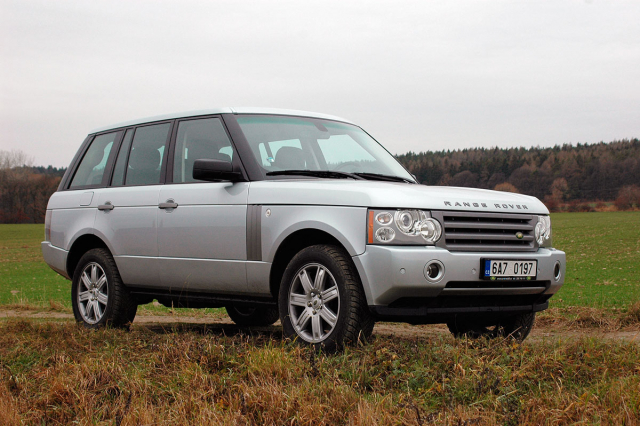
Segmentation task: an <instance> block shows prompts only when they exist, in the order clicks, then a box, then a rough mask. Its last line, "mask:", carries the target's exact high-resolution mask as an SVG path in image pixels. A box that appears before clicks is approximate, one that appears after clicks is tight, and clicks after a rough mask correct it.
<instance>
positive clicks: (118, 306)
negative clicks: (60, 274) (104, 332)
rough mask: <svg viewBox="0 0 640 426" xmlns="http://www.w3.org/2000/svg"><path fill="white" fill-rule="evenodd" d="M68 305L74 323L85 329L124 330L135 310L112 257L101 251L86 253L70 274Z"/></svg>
mask: <svg viewBox="0 0 640 426" xmlns="http://www.w3.org/2000/svg"><path fill="white" fill-rule="evenodd" d="M71 302H72V305H73V315H74V316H75V318H76V321H77V322H78V323H80V324H83V325H84V326H85V327H87V328H100V327H104V326H112V327H125V328H126V327H128V326H129V325H130V324H131V323H132V322H133V319H134V318H135V316H136V311H137V309H138V305H137V304H136V303H135V302H134V301H133V300H132V298H131V296H130V295H129V292H128V291H127V288H126V287H125V286H124V284H123V283H122V280H121V278H120V273H119V272H118V268H117V267H116V263H115V261H114V260H113V257H112V256H111V254H110V253H109V252H108V251H107V250H105V249H101V248H98V249H92V250H89V251H88V252H86V253H85V254H84V255H83V256H82V257H81V258H80V261H79V262H78V266H77V267H76V270H75V272H74V274H73V281H72V288H71Z"/></svg>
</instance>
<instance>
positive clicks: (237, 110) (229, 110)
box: [89, 107, 353, 134]
mask: <svg viewBox="0 0 640 426" xmlns="http://www.w3.org/2000/svg"><path fill="white" fill-rule="evenodd" d="M212 114H271V115H291V116H297V117H310V118H323V119H327V120H334V121H342V122H344V123H350V124H353V123H352V122H351V121H349V120H346V119H344V118H340V117H336V116H334V115H328V114H322V113H318V112H309V111H298V110H293V109H280V108H256V107H222V108H211V109H202V110H196V111H184V112H178V113H173V114H163V115H156V116H154V117H146V118H139V119H136V120H129V121H124V122H122V123H116V124H113V125H111V126H103V127H98V128H97V129H93V130H92V131H91V132H89V134H93V133H98V132H103V131H105V130H111V129H118V128H121V127H129V126H135V125H138V124H143V123H152V122H154V121H163V120H173V119H175V118H185V117H197V116H200V115H212Z"/></svg>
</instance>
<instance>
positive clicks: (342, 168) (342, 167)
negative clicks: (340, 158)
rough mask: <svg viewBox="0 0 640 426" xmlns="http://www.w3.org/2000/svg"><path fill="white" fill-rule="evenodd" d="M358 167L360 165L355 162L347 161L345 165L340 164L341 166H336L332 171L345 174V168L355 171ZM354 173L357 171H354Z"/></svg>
mask: <svg viewBox="0 0 640 426" xmlns="http://www.w3.org/2000/svg"><path fill="white" fill-rule="evenodd" d="M359 165H360V164H359V163H358V162H357V161H347V162H345V163H342V164H340V165H338V166H336V167H335V169H334V170H336V171H341V172H345V171H346V170H344V169H345V168H347V167H354V168H356V169H357V168H358V166H359ZM354 171H357V170H354Z"/></svg>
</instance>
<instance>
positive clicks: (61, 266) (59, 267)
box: [40, 241, 71, 279]
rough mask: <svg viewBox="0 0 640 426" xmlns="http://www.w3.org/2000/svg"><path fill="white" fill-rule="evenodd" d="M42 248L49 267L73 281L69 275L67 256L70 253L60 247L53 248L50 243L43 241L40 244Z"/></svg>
mask: <svg viewBox="0 0 640 426" xmlns="http://www.w3.org/2000/svg"><path fill="white" fill-rule="evenodd" d="M40 247H41V248H42V257H44V261H45V262H47V264H48V265H49V267H50V268H51V269H53V270H54V271H56V272H57V273H59V274H60V275H62V276H63V277H65V278H67V279H71V278H69V275H68V274H67V256H68V255H69V252H68V251H66V250H63V249H61V248H60V247H56V246H52V245H51V243H50V242H49V241H43V242H42V243H40Z"/></svg>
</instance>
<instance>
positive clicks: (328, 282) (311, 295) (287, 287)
mask: <svg viewBox="0 0 640 426" xmlns="http://www.w3.org/2000/svg"><path fill="white" fill-rule="evenodd" d="M278 305H279V309H280V321H281V322H282V330H283V334H284V336H285V337H286V338H291V339H296V340H298V341H300V342H304V343H307V344H311V345H313V346H315V347H316V348H322V349H324V350H326V351H330V352H331V351H335V350H338V349H340V348H342V347H343V346H344V345H349V344H355V343H356V342H358V341H366V340H367V339H368V338H369V337H370V336H371V333H372V331H373V326H374V320H373V318H372V316H371V313H370V312H369V309H368V307H367V302H366V298H365V295H364V292H363V290H362V285H361V284H360V280H359V277H358V274H357V271H356V270H355V267H354V266H353V263H352V261H351V259H350V258H349V256H348V255H347V254H346V253H344V251H343V250H342V249H340V248H338V247H336V246H330V245H316V246H310V247H307V248H305V249H303V250H302V251H300V252H299V253H298V254H297V255H296V256H294V258H293V259H292V260H291V262H289V265H288V266H287V269H286V270H285V272H284V276H283V278H282V283H281V285H280V293H279V304H278Z"/></svg>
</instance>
